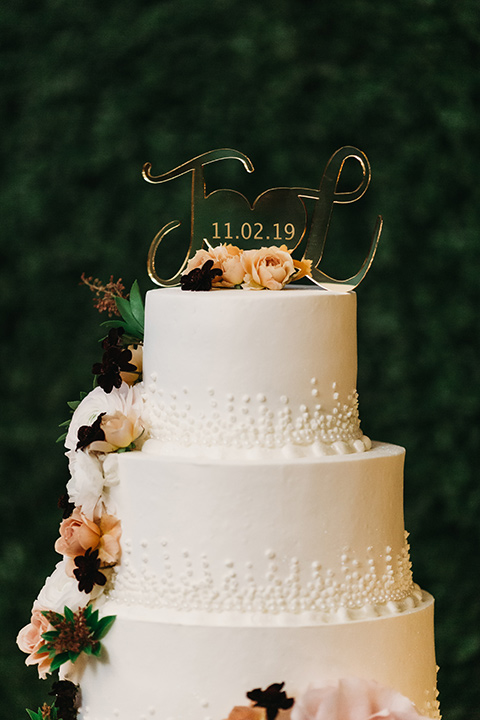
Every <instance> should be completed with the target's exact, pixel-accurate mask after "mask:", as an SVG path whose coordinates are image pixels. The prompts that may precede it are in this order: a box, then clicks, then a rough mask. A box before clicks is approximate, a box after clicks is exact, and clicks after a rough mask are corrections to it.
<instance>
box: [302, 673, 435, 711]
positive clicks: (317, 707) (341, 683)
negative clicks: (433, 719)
mask: <svg viewBox="0 0 480 720" xmlns="http://www.w3.org/2000/svg"><path fill="white" fill-rule="evenodd" d="M292 720H428V718H427V717H426V716H425V715H421V714H420V713H419V712H418V710H417V709H416V707H415V705H414V704H413V703H412V702H411V701H410V700H409V699H408V698H406V697H405V696H404V695H402V694H401V693H399V692H397V691H396V690H392V689H391V688H387V687H383V686H382V685H379V684H378V683H376V682H374V681H373V680H370V681H369V680H363V679H361V678H346V679H341V680H338V682H337V684H336V685H329V686H327V687H323V688H312V689H310V690H307V692H306V693H304V695H303V696H301V697H299V698H297V699H296V701H295V704H294V706H293V709H292Z"/></svg>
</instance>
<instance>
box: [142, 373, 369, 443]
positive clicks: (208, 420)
mask: <svg viewBox="0 0 480 720" xmlns="http://www.w3.org/2000/svg"><path fill="white" fill-rule="evenodd" d="M315 383H316V379H315V378H311V380H310V381H309V382H308V385H307V387H306V388H305V393H304V395H303V396H304V398H305V401H307V399H309V400H308V401H307V402H301V403H298V405H295V404H293V403H292V401H291V399H290V398H289V397H288V396H287V395H280V396H278V397H276V398H271V397H269V396H268V395H267V394H266V393H256V395H254V396H253V397H252V396H251V395H249V394H243V395H242V397H241V399H240V401H237V400H236V399H235V396H234V394H233V393H227V394H226V395H224V396H223V398H222V399H220V397H219V396H218V395H216V393H215V389H214V388H213V387H210V388H207V389H206V390H205V401H204V402H202V404H201V411H197V412H195V406H194V403H192V402H191V398H190V391H189V388H187V387H184V388H183V389H182V393H183V395H182V393H175V392H172V393H170V395H171V396H172V397H175V398H177V397H179V399H178V400H177V402H176V403H172V402H171V401H169V402H167V401H165V400H164V399H163V397H162V395H163V391H162V390H161V389H160V390H159V389H157V388H156V384H155V383H153V381H152V383H150V387H147V388H146V393H145V401H144V402H145V419H146V422H147V424H148V425H149V429H150V435H151V437H152V438H154V439H156V440H159V441H161V442H162V443H165V444H168V445H172V444H173V445H179V446H180V447H183V448H187V447H202V446H203V447H225V448H235V449H239V450H245V449H247V450H248V449H254V448H260V449H265V450H272V449H284V448H285V449H287V448H290V447H292V446H301V447H309V446H314V445H315V447H316V449H315V452H316V454H319V453H318V448H319V446H321V447H322V448H323V450H324V452H323V453H322V454H345V453H356V452H364V451H365V450H368V449H370V447H371V441H370V440H369V438H367V437H365V436H364V435H363V433H362V431H361V430H360V420H359V415H358V396H357V393H356V391H355V390H352V391H350V392H348V393H347V394H345V396H343V397H342V395H341V393H340V392H339V391H338V390H337V385H336V383H333V386H332V392H331V395H330V397H326V396H323V395H321V393H320V391H319V389H318V388H317V387H314V385H315ZM152 385H154V386H155V387H154V388H153V389H152V387H151V386H152ZM214 396H215V397H216V399H214ZM312 399H313V400H315V402H314V404H309V402H311V400H312Z"/></svg>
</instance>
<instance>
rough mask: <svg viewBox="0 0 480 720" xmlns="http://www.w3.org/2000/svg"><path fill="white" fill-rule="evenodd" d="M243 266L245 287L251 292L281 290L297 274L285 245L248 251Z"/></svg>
mask: <svg viewBox="0 0 480 720" xmlns="http://www.w3.org/2000/svg"><path fill="white" fill-rule="evenodd" d="M242 264H243V267H244V270H245V280H244V282H243V287H244V288H248V289H250V290H263V289H264V288H267V289H268V290H281V289H282V288H283V287H284V285H286V283H287V282H289V280H290V279H291V278H292V276H293V275H294V274H295V266H294V264H293V260H292V257H291V255H290V253H289V252H288V250H287V249H286V246H285V245H282V247H276V246H275V245H272V247H269V248H260V249H259V250H246V251H245V252H244V253H243V255H242Z"/></svg>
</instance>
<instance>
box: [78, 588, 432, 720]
mask: <svg viewBox="0 0 480 720" xmlns="http://www.w3.org/2000/svg"><path fill="white" fill-rule="evenodd" d="M107 605H109V603H107ZM410 605H411V607H410V609H405V610H403V611H400V612H399V611H398V610H397V611H395V609H394V608H392V609H391V613H389V612H388V611H386V613H385V614H382V615H381V616H379V617H371V618H367V619H364V620H355V621H351V620H350V621H346V622H335V623H328V624H318V625H315V624H313V623H311V624H304V625H302V624H301V622H300V621H299V619H298V618H297V619H296V621H295V625H291V624H289V619H288V617H281V616H278V617H277V618H276V620H275V625H269V626H266V625H264V624H262V622H261V618H258V617H257V618H255V617H252V618H250V620H249V624H248V625H239V624H238V625H235V624H234V622H232V618H229V619H228V621H227V618H226V617H224V618H223V620H219V618H217V622H221V623H223V624H212V623H213V622H215V619H214V618H211V620H210V622H208V623H207V622H204V623H203V624H200V623H198V624H192V622H193V620H192V619H190V620H189V621H188V622H185V616H182V614H181V613H179V614H177V617H175V616H174V615H172V614H170V616H169V615H168V614H165V613H159V612H158V611H146V610H145V609H143V610H141V611H140V610H139V611H137V613H138V614H137V615H136V613H135V610H134V609H133V608H130V609H127V608H122V609H120V608H118V610H119V612H118V613H117V619H116V621H115V623H114V625H113V627H112V629H111V631H110V633H109V634H108V636H107V637H106V638H105V640H104V649H103V653H102V655H101V657H99V658H98V659H94V658H89V659H88V662H87V663H86V664H85V665H82V661H81V659H80V660H79V661H77V663H76V664H75V666H74V667H73V669H72V670H71V672H70V673H69V677H70V679H72V680H73V681H75V682H79V683H80V685H81V693H82V705H81V710H80V715H79V717H80V718H82V720H149V719H150V718H152V719H154V720H194V719H195V720H224V719H225V718H227V716H228V715H229V713H230V711H231V710H232V708H233V707H234V706H236V705H248V704H249V701H248V700H247V698H246V692H247V691H250V690H253V689H254V688H266V687H267V686H269V685H270V684H272V683H277V682H285V691H286V692H287V694H288V696H289V697H293V698H298V697H300V696H301V694H302V693H303V692H305V691H306V690H307V689H308V688H309V687H323V686H325V685H326V684H328V683H329V682H332V681H334V680H338V679H339V678H347V677H360V678H364V679H366V680H375V681H377V682H378V683H380V684H381V685H384V686H387V687H390V688H393V689H395V690H397V691H398V692H400V693H402V694H403V695H405V696H407V697H409V698H410V699H411V700H412V701H413V702H414V703H415V705H416V706H417V708H418V710H419V711H420V712H421V713H422V714H424V715H427V716H429V717H432V718H436V717H438V705H437V701H436V664H435V656H434V636H433V598H432V597H431V596H430V595H428V594H427V593H424V592H422V591H420V590H418V589H417V590H416V598H415V599H413V598H412V600H411V602H410ZM407 608H408V603H407ZM108 609H109V610H111V609H113V610H115V608H108ZM189 617H190V616H189ZM197 620H198V618H197ZM226 622H228V623H229V624H228V625H227V624H225V623H226ZM264 622H265V621H264Z"/></svg>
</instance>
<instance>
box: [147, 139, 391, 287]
mask: <svg viewBox="0 0 480 720" xmlns="http://www.w3.org/2000/svg"><path fill="white" fill-rule="evenodd" d="M349 158H352V159H354V160H356V161H357V162H358V163H359V164H360V166H361V169H362V179H361V181H360V183H359V185H358V186H357V187H356V188H355V189H353V190H349V191H346V192H345V191H344V192H339V191H338V184H339V181H340V176H341V174H342V170H343V167H344V164H345V162H346V160H348V159H349ZM218 160H238V161H240V162H241V163H242V164H243V166H244V167H245V170H246V171H247V172H253V164H252V162H251V160H250V159H249V158H248V157H247V156H246V155H244V154H243V153H241V152H239V151H237V150H231V149H228V148H223V149H220V150H211V151H210V152H206V153H204V154H203V155H199V156H198V157H196V158H193V159H192V160H189V161H188V162H186V163H184V164H183V165H180V166H179V167H177V168H174V169H173V170H170V171H169V172H167V173H164V174H162V175H152V174H151V164H150V163H146V164H145V165H144V167H143V177H144V178H145V180H147V181H148V182H150V183H163V182H167V181H168V180H173V179H174V178H177V177H180V176H181V175H185V174H186V173H189V172H191V173H192V190H191V218H190V241H189V246H188V250H187V253H186V255H185V259H184V261H183V263H182V265H181V267H180V269H179V270H178V271H177V272H176V273H175V275H173V276H172V277H171V278H167V279H165V278H161V277H160V276H159V275H158V273H157V270H156V267H155V257H156V253H157V249H158V246H159V245H160V243H161V242H162V240H163V239H164V238H165V236H166V235H168V233H170V232H171V231H172V230H175V229H176V228H177V227H179V225H180V222H179V221H176V220H174V221H172V222H169V223H167V225H165V226H164V227H163V228H162V229H161V230H160V231H159V232H158V233H157V235H156V236H155V238H154V239H153V242H152V244H151V246H150V250H149V253H148V263H147V266H148V274H149V275H150V277H151V279H152V280H153V282H155V283H156V284H157V285H161V286H162V287H172V286H174V285H179V284H180V278H181V275H182V272H183V271H184V269H185V266H186V265H187V263H188V261H189V259H190V258H191V257H193V255H194V254H195V253H196V252H197V250H200V249H201V248H203V247H205V246H215V245H218V244H220V243H233V244H234V245H238V246H239V247H241V248H242V249H244V250H247V249H249V248H259V247H264V246H266V245H286V246H287V248H288V249H289V250H290V251H293V250H294V249H295V248H296V247H298V245H299V244H300V242H301V241H302V240H303V238H304V236H305V233H306V232H307V225H308V217H307V211H306V207H305V204H304V202H303V198H309V199H313V200H316V203H315V205H314V210H313V213H312V217H311V219H310V227H309V229H308V236H307V238H306V245H305V252H304V255H303V258H302V259H304V260H311V261H312V272H311V276H310V280H312V281H313V282H314V283H316V284H317V285H319V286H320V287H322V288H324V289H325V290H336V291H344V292H348V291H349V290H353V289H354V288H355V287H357V285H359V283H360V282H361V281H362V280H363V278H364V277H365V275H366V273H367V272H368V270H369V268H370V265H371V264H372V261H373V258H374V255H375V252H376V249H377V245H378V240H379V238H380V233H381V231H382V223H383V221H382V218H381V216H380V215H379V216H378V217H377V221H376V224H375V229H374V232H373V237H372V240H371V243H370V248H369V251H368V253H367V256H366V257H365V260H364V261H363V263H362V266H361V267H360V269H359V270H358V271H357V272H356V273H355V274H354V275H352V276H351V277H349V278H347V279H346V280H338V279H335V278H332V277H330V276H329V275H326V274H325V273H324V272H322V270H320V268H319V265H320V262H321V259H322V256H323V251H324V248H325V243H326V240H327V235H328V229H329V226H330V220H331V216H332V212H333V207H334V205H335V204H336V203H338V204H344V203H352V202H355V201H356V200H359V199H360V198H361V197H362V196H363V195H364V193H365V192H366V190H367V188H368V185H369V183H370V177H371V171H370V164H369V162H368V159H367V156H366V155H365V153H363V152H362V151H361V150H358V149H357V148H354V147H350V146H345V147H342V148H340V149H339V150H337V151H336V152H335V153H334V154H333V155H332V157H331V158H330V160H329V161H328V163H327V165H326V167H325V170H324V173H323V176H322V180H321V183H320V186H319V188H318V190H316V189H311V188H302V187H291V188H288V187H279V188H272V189H270V190H266V191H265V192H263V193H261V194H260V195H259V196H258V197H257V198H256V200H255V201H254V203H253V204H250V202H249V201H248V200H247V198H246V197H245V196H244V195H242V194H241V193H239V192H237V191H236V190H229V189H223V190H214V191H213V192H211V193H209V194H207V193H206V186H205V179H204V173H203V166H204V165H207V164H208V163H212V162H216V161H218Z"/></svg>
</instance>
